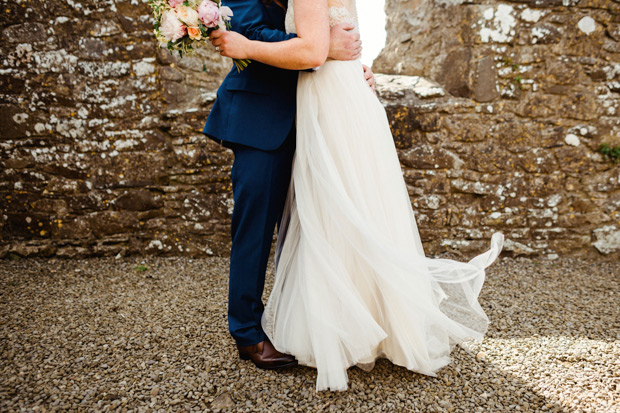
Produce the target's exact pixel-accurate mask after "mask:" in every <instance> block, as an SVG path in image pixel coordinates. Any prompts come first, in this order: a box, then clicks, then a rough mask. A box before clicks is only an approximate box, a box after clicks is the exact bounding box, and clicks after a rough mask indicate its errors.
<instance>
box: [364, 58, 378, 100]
mask: <svg viewBox="0 0 620 413" xmlns="http://www.w3.org/2000/svg"><path fill="white" fill-rule="evenodd" d="M362 67H363V68H364V79H366V83H368V86H370V89H372V91H373V92H374V94H375V95H376V94H377V90H376V89H375V85H376V82H375V74H374V73H373V72H372V69H371V68H369V67H368V66H366V65H362Z"/></svg>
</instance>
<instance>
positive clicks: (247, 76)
mask: <svg viewBox="0 0 620 413" xmlns="http://www.w3.org/2000/svg"><path fill="white" fill-rule="evenodd" d="M224 4H225V5H226V6H229V7H230V8H231V9H232V10H233V13H234V16H233V17H232V21H231V23H232V30H234V31H236V32H238V33H241V34H242V35H244V36H245V37H247V38H248V39H250V40H259V41H263V42H280V41H284V40H288V39H291V38H293V37H295V34H286V31H285V29H284V16H285V12H284V10H282V8H280V7H278V6H277V5H275V3H274V4H272V5H271V6H266V5H265V4H263V2H262V1H261V0H228V1H225V2H224ZM298 74H299V72H298V71H296V70H284V69H279V68H276V67H273V66H269V65H265V64H263V63H260V62H256V61H252V63H250V64H249V66H248V67H246V68H245V69H244V70H242V71H241V72H240V73H238V72H237V69H236V67H235V66H234V65H233V68H232V69H231V71H230V72H229V73H228V75H227V76H226V78H225V79H224V82H223V83H222V85H221V86H220V88H219V89H218V91H217V98H216V100H215V103H214V104H213V109H211V113H210V114H209V117H208V118H207V122H206V124H205V126H204V129H203V133H204V134H206V135H207V136H208V137H210V138H212V139H214V140H216V141H217V142H219V143H222V144H224V146H228V145H227V144H229V143H239V144H242V145H246V146H250V147H253V148H257V149H262V150H273V149H277V148H279V147H280V145H282V143H283V142H284V140H285V139H286V137H287V136H288V134H289V132H290V131H291V128H292V127H293V124H294V122H295V108H296V91H297V77H298Z"/></svg>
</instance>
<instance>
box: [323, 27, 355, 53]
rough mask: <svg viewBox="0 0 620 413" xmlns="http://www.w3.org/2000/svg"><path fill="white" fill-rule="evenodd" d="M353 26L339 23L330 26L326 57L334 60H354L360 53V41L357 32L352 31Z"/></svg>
mask: <svg viewBox="0 0 620 413" xmlns="http://www.w3.org/2000/svg"><path fill="white" fill-rule="evenodd" d="M353 29H355V26H353V25H352V24H349V23H340V24H337V25H335V26H334V27H332V29H331V34H330V39H329V54H328V55H327V56H328V57H330V58H332V59H334V60H355V59H359V57H360V56H361V54H362V41H361V40H360V35H359V33H355V32H354V31H353Z"/></svg>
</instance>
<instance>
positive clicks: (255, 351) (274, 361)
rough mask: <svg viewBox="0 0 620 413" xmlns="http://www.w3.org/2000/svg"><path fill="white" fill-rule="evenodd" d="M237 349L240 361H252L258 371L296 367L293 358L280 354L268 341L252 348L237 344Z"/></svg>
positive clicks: (295, 361)
mask: <svg viewBox="0 0 620 413" xmlns="http://www.w3.org/2000/svg"><path fill="white" fill-rule="evenodd" d="M237 349H238V350H239V357H241V359H242V360H252V363H254V364H255V365H256V367H258V368H259V369H265V370H274V369H281V368H284V367H292V366H296V365H297V360H295V357H293V356H291V355H289V354H284V353H280V352H279V351H278V350H276V349H275V347H274V346H273V344H271V342H270V341H269V339H265V341H261V342H260V343H258V344H254V345H252V346H245V347H241V346H239V345H238V344H237Z"/></svg>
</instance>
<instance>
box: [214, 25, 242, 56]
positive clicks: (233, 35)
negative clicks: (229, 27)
mask: <svg viewBox="0 0 620 413" xmlns="http://www.w3.org/2000/svg"><path fill="white" fill-rule="evenodd" d="M209 37H210V38H211V43H212V44H213V46H215V50H217V51H219V52H220V54H221V55H222V56H226V57H232V58H233V59H249V58H250V56H249V53H248V52H249V50H250V40H248V39H247V38H246V37H245V36H243V35H241V34H239V33H237V32H229V31H226V30H214V31H212V32H211V34H210V36H209Z"/></svg>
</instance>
